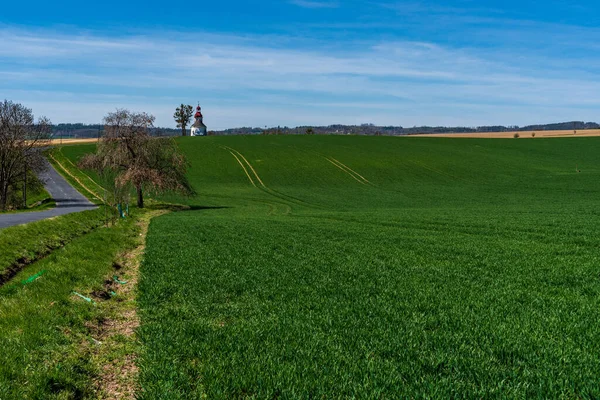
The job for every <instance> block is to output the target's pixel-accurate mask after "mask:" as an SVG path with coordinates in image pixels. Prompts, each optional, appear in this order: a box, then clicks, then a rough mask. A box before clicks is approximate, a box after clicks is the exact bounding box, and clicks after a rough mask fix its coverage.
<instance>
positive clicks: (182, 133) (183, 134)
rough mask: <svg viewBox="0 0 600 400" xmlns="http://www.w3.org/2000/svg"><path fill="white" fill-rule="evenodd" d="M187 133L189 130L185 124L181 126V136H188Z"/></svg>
mask: <svg viewBox="0 0 600 400" xmlns="http://www.w3.org/2000/svg"><path fill="white" fill-rule="evenodd" d="M186 134H187V130H186V129H185V126H183V125H182V126H181V136H186Z"/></svg>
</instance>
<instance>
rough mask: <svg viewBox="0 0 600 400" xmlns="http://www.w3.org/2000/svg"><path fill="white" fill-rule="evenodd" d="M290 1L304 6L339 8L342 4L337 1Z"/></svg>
mask: <svg viewBox="0 0 600 400" xmlns="http://www.w3.org/2000/svg"><path fill="white" fill-rule="evenodd" d="M290 3H291V4H294V5H297V6H299V7H303V8H338V7H339V6H340V4H339V3H338V2H337V1H315V0H290Z"/></svg>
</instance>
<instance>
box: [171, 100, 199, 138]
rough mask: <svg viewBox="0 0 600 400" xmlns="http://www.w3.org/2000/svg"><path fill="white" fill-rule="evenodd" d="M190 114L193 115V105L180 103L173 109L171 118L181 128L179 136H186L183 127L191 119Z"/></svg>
mask: <svg viewBox="0 0 600 400" xmlns="http://www.w3.org/2000/svg"><path fill="white" fill-rule="evenodd" d="M192 115H194V107H192V106H190V105H185V104H181V105H180V106H179V107H177V108H176V109H175V114H173V118H174V119H175V122H177V127H178V128H181V136H187V131H186V129H185V128H186V127H187V126H188V124H189V123H190V121H191V120H192Z"/></svg>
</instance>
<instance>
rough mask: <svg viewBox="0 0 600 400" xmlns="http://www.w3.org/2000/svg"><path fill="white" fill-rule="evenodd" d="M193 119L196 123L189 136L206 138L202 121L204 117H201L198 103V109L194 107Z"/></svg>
mask: <svg viewBox="0 0 600 400" xmlns="http://www.w3.org/2000/svg"><path fill="white" fill-rule="evenodd" d="M194 118H195V119H196V122H194V125H192V128H191V135H192V136H206V132H207V130H206V125H204V122H203V121H202V120H203V119H204V117H203V116H202V109H201V108H200V103H199V102H198V107H196V114H194Z"/></svg>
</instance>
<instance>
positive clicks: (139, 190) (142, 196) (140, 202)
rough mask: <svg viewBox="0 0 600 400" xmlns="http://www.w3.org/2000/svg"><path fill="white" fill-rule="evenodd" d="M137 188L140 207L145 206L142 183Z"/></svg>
mask: <svg viewBox="0 0 600 400" xmlns="http://www.w3.org/2000/svg"><path fill="white" fill-rule="evenodd" d="M135 190H137V206H138V208H144V193H143V192H142V185H140V186H138V187H136V188H135Z"/></svg>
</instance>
